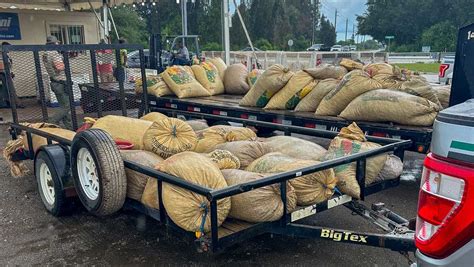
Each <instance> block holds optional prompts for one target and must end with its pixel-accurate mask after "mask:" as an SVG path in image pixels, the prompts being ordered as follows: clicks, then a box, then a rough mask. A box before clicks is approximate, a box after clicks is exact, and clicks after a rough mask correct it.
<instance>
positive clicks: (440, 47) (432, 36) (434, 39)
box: [421, 21, 457, 52]
mask: <svg viewBox="0 0 474 267" xmlns="http://www.w3.org/2000/svg"><path fill="white" fill-rule="evenodd" d="M456 36H457V31H456V27H454V26H453V24H451V22H449V21H443V22H440V23H437V24H435V25H433V26H431V27H430V28H428V29H426V30H425V31H424V32H423V34H422V35H421V43H422V45H424V46H425V45H427V46H431V50H432V51H438V52H442V51H455V50H456Z"/></svg>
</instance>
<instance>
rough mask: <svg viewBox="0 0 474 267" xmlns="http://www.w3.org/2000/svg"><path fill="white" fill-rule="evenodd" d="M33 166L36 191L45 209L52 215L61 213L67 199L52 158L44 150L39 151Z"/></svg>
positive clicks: (63, 210) (63, 211)
mask: <svg viewBox="0 0 474 267" xmlns="http://www.w3.org/2000/svg"><path fill="white" fill-rule="evenodd" d="M34 166H35V167H34V168H35V177H36V183H37V184H38V192H39V195H40V197H41V201H42V202H43V205H44V207H45V209H46V210H47V211H48V212H49V213H51V214H52V215H53V216H56V217H59V216H61V215H63V214H64V213H65V211H66V209H67V208H66V206H67V199H66V195H65V194H64V187H63V182H62V180H61V177H60V176H59V174H58V173H57V171H56V168H55V167H54V163H53V160H52V159H51V158H50V157H49V155H48V154H47V153H46V152H44V151H39V152H38V153H37V154H36V157H35V163H34Z"/></svg>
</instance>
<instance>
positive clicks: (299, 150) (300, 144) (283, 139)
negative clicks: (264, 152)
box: [265, 135, 326, 160]
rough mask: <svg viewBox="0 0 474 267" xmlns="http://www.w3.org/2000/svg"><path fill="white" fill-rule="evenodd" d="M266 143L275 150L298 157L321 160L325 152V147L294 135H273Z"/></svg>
mask: <svg viewBox="0 0 474 267" xmlns="http://www.w3.org/2000/svg"><path fill="white" fill-rule="evenodd" d="M265 143H266V144H268V145H269V146H270V149H271V150H272V151H273V152H280V153H283V154H285V155H287V156H290V157H292V158H296V159H306V160H319V159H320V158H321V157H322V156H323V155H324V154H325V153H326V149H324V147H322V146H320V145H318V144H315V143H313V142H310V141H306V140H303V139H300V138H296V137H292V136H284V135H281V136H273V137H270V138H267V139H266V140H265Z"/></svg>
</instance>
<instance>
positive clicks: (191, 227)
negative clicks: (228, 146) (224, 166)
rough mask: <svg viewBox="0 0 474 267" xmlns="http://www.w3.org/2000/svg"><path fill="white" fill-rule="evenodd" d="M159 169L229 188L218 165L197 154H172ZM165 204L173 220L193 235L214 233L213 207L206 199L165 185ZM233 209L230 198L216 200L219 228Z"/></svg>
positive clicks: (214, 187)
mask: <svg viewBox="0 0 474 267" xmlns="http://www.w3.org/2000/svg"><path fill="white" fill-rule="evenodd" d="M157 169H158V170H159V171H162V172H165V173H168V174H171V175H174V176H177V177H180V178H182V179H184V180H186V181H188V182H191V183H195V184H198V185H201V186H204V187H207V188H210V189H221V188H224V187H227V183H226V181H225V179H224V176H223V175H222V173H221V171H220V170H219V168H217V166H216V165H215V163H213V162H212V161H211V160H210V159H208V158H207V157H205V156H202V155H200V154H198V153H195V152H182V153H179V154H176V155H173V156H171V157H169V158H168V159H166V160H164V161H163V162H161V163H159V164H158V165H157ZM163 205H164V206H165V208H166V211H167V213H168V216H169V217H170V218H171V220H173V222H174V223H175V224H176V225H178V226H179V227H181V228H183V229H184V230H186V231H191V232H209V231H210V230H211V212H210V208H211V207H210V203H209V201H208V200H207V198H206V197H205V196H202V195H199V194H196V193H193V192H191V191H189V190H186V189H183V188H180V187H177V186H174V185H171V184H168V183H163ZM230 208H231V201H230V198H224V199H220V200H218V201H217V224H218V225H221V224H222V222H224V220H225V219H226V217H227V215H228V214H229V211H230ZM203 220H204V222H203ZM201 224H203V228H201Z"/></svg>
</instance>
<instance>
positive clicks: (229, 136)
mask: <svg viewBox="0 0 474 267" xmlns="http://www.w3.org/2000/svg"><path fill="white" fill-rule="evenodd" d="M197 136H198V143H197V145H196V148H195V150H194V151H196V152H199V153H208V152H211V151H212V150H214V149H215V148H216V146H217V145H219V144H223V143H225V142H233V141H244V140H255V139H256V138H257V135H256V134H255V132H253V131H252V130H250V129H249V128H244V127H235V126H227V125H215V126H212V127H209V128H207V129H205V130H203V131H200V132H198V133H197Z"/></svg>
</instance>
